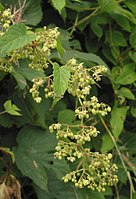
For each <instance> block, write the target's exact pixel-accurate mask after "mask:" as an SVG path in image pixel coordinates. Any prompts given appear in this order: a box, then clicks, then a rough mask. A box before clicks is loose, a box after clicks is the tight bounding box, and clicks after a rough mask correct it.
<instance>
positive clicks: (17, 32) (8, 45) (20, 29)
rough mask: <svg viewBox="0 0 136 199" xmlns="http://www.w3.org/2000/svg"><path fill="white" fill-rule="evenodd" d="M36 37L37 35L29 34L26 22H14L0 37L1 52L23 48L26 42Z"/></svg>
mask: <svg viewBox="0 0 136 199" xmlns="http://www.w3.org/2000/svg"><path fill="white" fill-rule="evenodd" d="M34 39H35V35H34V34H28V33H27V28H26V26H25V25H24V24H22V23H18V24H14V25H12V26H10V28H9V29H8V30H7V31H6V33H5V34H4V35H3V36H1V37H0V53H1V54H2V53H8V52H11V51H13V50H16V49H19V48H22V47H24V46H25V45H26V44H28V43H31V42H32V41H33V40H34Z"/></svg>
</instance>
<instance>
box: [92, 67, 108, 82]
mask: <svg viewBox="0 0 136 199" xmlns="http://www.w3.org/2000/svg"><path fill="white" fill-rule="evenodd" d="M91 71H92V72H93V78H94V80H95V81H96V82H97V81H100V80H101V76H102V74H103V73H106V72H107V71H108V69H107V68H106V67H105V66H103V65H99V66H94V67H92V68H91Z"/></svg>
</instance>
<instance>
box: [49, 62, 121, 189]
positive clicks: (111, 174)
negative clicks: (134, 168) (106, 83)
mask: <svg viewBox="0 0 136 199" xmlns="http://www.w3.org/2000/svg"><path fill="white" fill-rule="evenodd" d="M67 66H68V68H69V70H70V73H71V76H70V79H69V83H68V89H67V90H68V92H69V94H71V95H73V96H74V97H76V98H77V101H78V102H77V107H76V109H75V117H76V119H77V121H78V124H60V123H56V124H52V125H51V126H50V127H49V130H50V132H51V133H52V132H55V133H56V138H57V139H58V144H57V146H56V152H55V154H54V155H55V157H56V158H58V159H60V160H61V159H62V158H65V159H66V160H67V161H69V162H71V163H73V162H75V161H76V160H78V162H79V164H78V165H77V167H76V169H75V170H73V171H71V172H70V173H68V174H66V175H65V176H64V177H63V178H62V179H63V180H64V182H69V181H71V182H73V183H74V185H75V186H76V187H78V188H83V187H87V188H88V189H92V190H97V191H99V192H101V191H105V187H106V186H113V185H114V184H115V183H117V182H118V178H117V175H116V174H115V173H116V172H117V166H116V165H115V164H112V163H111V158H112V154H110V153H109V154H100V153H99V152H92V151H90V149H89V148H86V143H87V142H90V141H91V140H92V139H94V138H95V137H97V136H98V134H99V133H100V132H99V131H98V130H97V128H96V127H95V126H94V125H87V122H86V121H87V120H89V119H90V117H92V116H93V117H94V116H95V115H96V114H99V115H101V116H105V115H107V113H108V112H110V111H111V108H110V107H109V106H108V105H107V104H104V103H102V102H101V103H100V102H99V100H98V98H97V97H96V96H92V97H91V98H90V97H89V95H90V92H91V87H92V86H93V85H94V84H95V83H96V82H97V81H100V80H101V76H102V74H103V73H105V72H107V68H106V67H105V66H94V67H92V68H91V69H88V68H85V67H84V65H83V63H79V64H78V63H77V61H76V60H75V59H71V60H69V61H68V62H67ZM52 92H53V86H52Z"/></svg>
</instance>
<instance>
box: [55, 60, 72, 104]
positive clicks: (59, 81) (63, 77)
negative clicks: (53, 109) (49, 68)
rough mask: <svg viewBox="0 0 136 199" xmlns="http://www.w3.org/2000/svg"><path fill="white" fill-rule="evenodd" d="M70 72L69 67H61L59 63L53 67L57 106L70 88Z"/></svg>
mask: <svg viewBox="0 0 136 199" xmlns="http://www.w3.org/2000/svg"><path fill="white" fill-rule="evenodd" d="M69 78H70V71H69V69H68V67H67V66H61V67H60V66H59V65H58V64H57V63H54V65H53V86H54V92H55V99H54V103H53V104H56V103H57V102H58V101H59V100H60V99H61V98H62V97H63V95H64V93H65V91H66V90H67V88H68V81H69Z"/></svg>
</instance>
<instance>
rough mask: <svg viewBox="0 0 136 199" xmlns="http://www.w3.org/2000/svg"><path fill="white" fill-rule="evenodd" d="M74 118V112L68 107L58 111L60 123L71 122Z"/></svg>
mask: <svg viewBox="0 0 136 199" xmlns="http://www.w3.org/2000/svg"><path fill="white" fill-rule="evenodd" d="M74 120H75V112H74V111H72V110H70V109H66V110H63V111H60V112H59V114H58V122H60V123H62V124H71V123H72V122H73V121H74Z"/></svg>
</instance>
